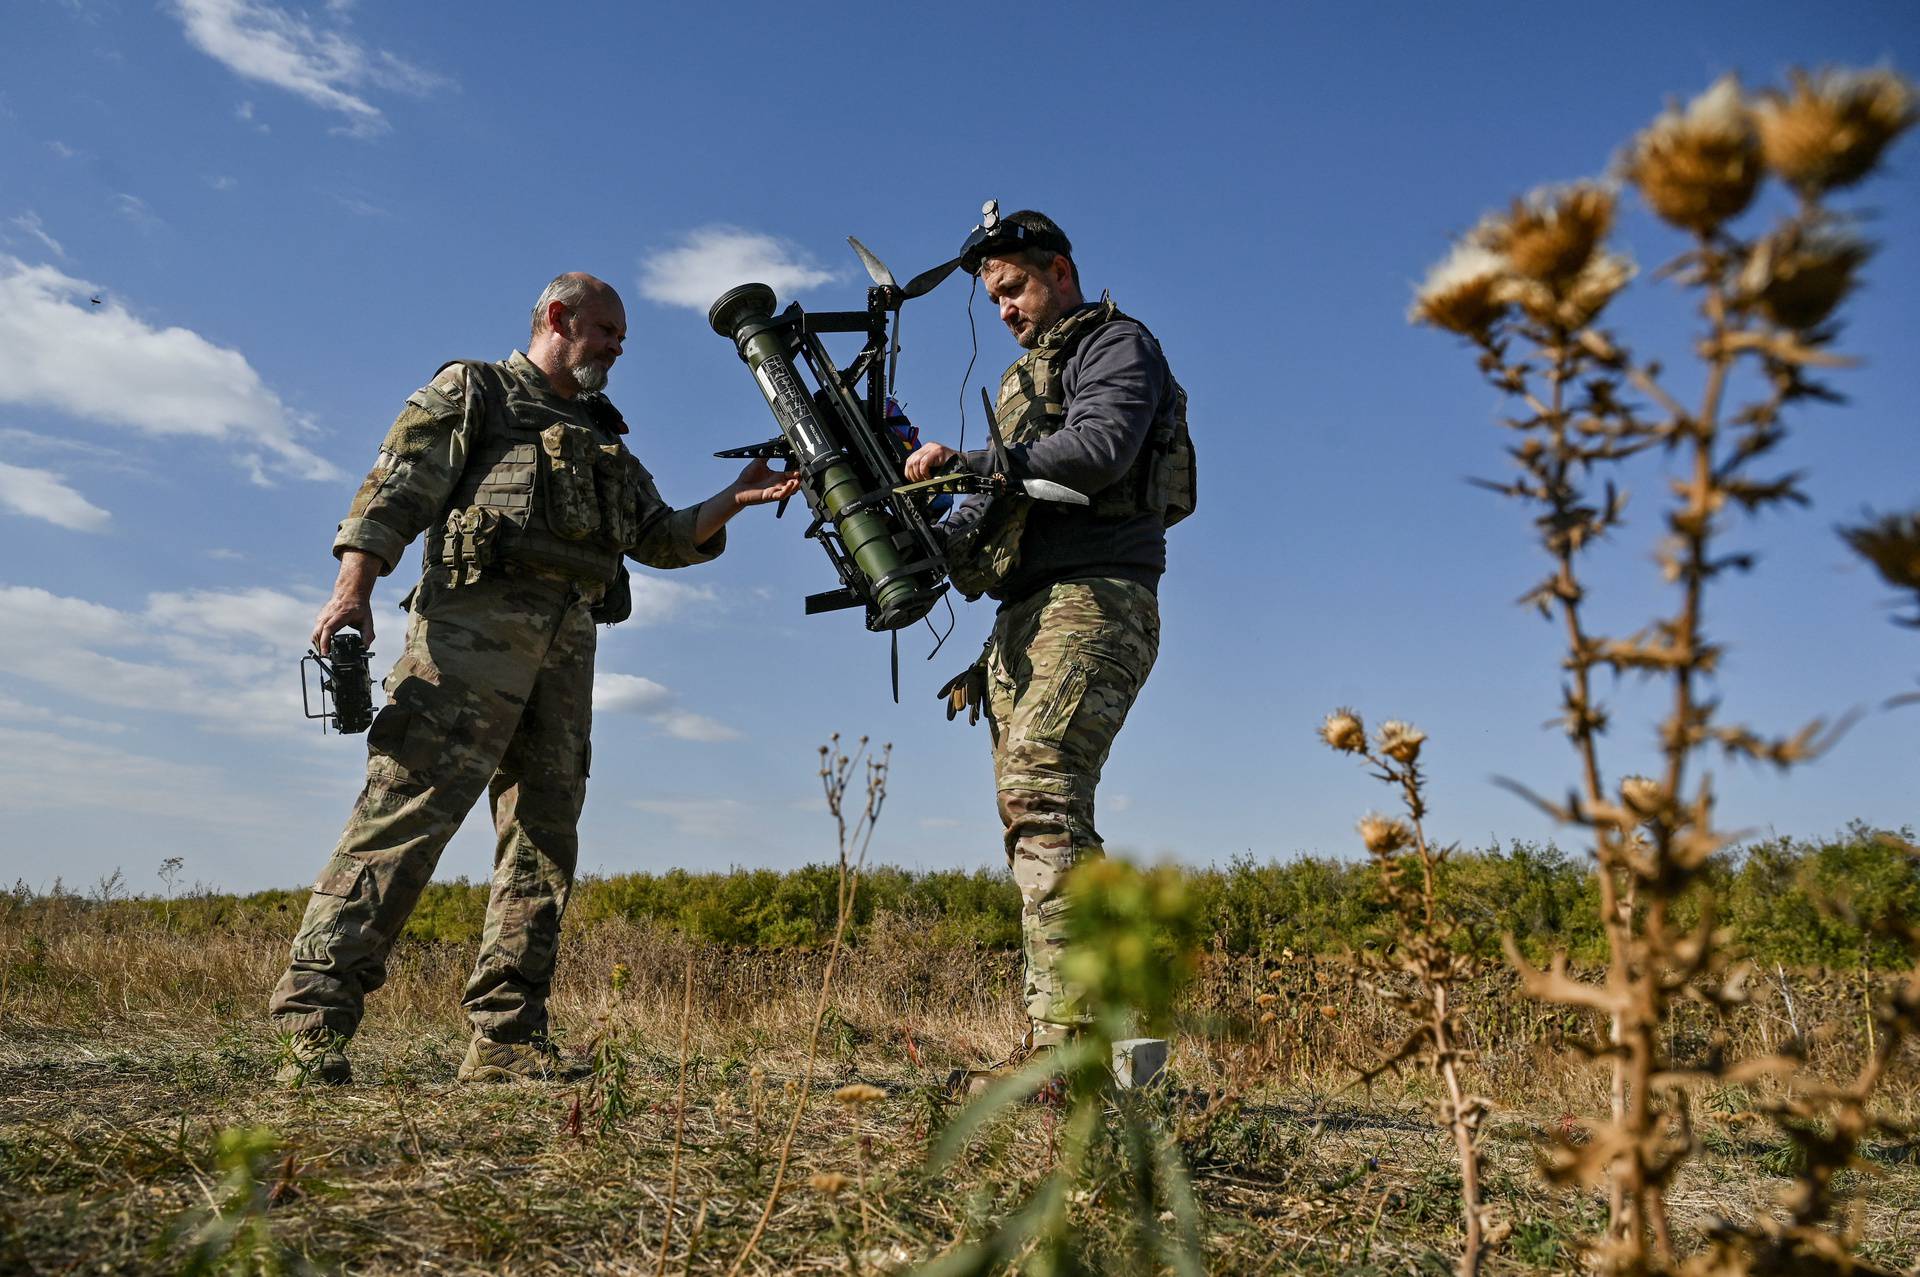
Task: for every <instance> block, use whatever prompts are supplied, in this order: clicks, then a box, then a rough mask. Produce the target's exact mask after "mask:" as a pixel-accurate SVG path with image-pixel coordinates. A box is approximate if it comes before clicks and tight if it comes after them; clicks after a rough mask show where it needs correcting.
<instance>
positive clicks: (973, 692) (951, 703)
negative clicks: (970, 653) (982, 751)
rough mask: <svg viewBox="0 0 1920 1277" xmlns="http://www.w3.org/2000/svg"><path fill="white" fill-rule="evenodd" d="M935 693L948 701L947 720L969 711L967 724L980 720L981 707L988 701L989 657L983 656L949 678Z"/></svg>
mask: <svg viewBox="0 0 1920 1277" xmlns="http://www.w3.org/2000/svg"><path fill="white" fill-rule="evenodd" d="M935 695H937V696H939V697H940V699H941V700H943V701H945V702H946V703H947V721H948V722H949V723H951V722H952V721H953V718H954V715H956V714H958V713H959V712H960V711H961V710H963V709H964V710H965V711H967V726H969V727H972V726H973V725H974V724H975V723H977V722H979V721H980V707H981V706H982V705H984V704H986V702H987V658H986V656H985V655H984V654H983V655H982V656H981V658H980V659H979V660H977V661H975V662H974V663H973V664H971V665H969V666H967V668H965V669H963V670H961V671H960V672H959V673H958V674H955V675H954V676H953V677H952V678H950V679H948V680H947V683H946V685H945V686H944V687H942V688H941V689H940V690H939V691H938V692H937V693H935Z"/></svg>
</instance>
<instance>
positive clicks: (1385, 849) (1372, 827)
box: [1360, 812, 1413, 856]
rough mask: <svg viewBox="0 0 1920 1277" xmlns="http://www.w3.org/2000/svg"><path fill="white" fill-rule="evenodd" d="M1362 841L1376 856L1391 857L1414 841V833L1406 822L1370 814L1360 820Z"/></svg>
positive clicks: (1375, 813) (1376, 813) (1374, 813)
mask: <svg viewBox="0 0 1920 1277" xmlns="http://www.w3.org/2000/svg"><path fill="white" fill-rule="evenodd" d="M1360 841H1361V842H1363V843H1365V844H1366V845H1367V850H1368V851H1369V852H1371V853H1373V854H1374V855H1376V856H1391V855H1392V854H1393V853H1395V852H1396V851H1399V850H1401V849H1402V848H1404V847H1405V846H1406V845H1407V844H1408V843H1410V842H1412V841H1413V831H1412V830H1410V829H1408V828H1407V823H1406V822H1405V821H1404V820H1395V819H1394V818H1392V817H1391V816H1382V815H1380V814H1379V813H1378V812H1368V813H1367V814H1366V815H1365V816H1362V817H1361V818H1360Z"/></svg>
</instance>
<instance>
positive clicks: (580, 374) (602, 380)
mask: <svg viewBox="0 0 1920 1277" xmlns="http://www.w3.org/2000/svg"><path fill="white" fill-rule="evenodd" d="M567 371H568V372H570V373H572V374H573V384H574V385H576V386H578V387H580V389H582V390H585V391H589V392H591V391H596V390H605V389H606V388H607V366H606V365H605V364H593V363H587V364H576V365H574V366H573V367H572V368H569V369H567Z"/></svg>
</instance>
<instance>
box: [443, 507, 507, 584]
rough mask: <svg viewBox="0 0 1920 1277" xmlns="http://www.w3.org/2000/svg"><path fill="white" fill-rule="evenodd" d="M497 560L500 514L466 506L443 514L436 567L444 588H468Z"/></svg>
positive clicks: (485, 508)
mask: <svg viewBox="0 0 1920 1277" xmlns="http://www.w3.org/2000/svg"><path fill="white" fill-rule="evenodd" d="M499 561H500V512H499V511H498V510H490V509H488V508H487V507H486V506H478V505H473V506H468V507H467V508H466V509H464V510H455V511H453V512H451V513H450V514H448V515H447V523H446V531H445V532H444V533H443V534H442V535H441V538H440V564H441V566H442V567H444V568H446V569H447V584H448V585H472V584H473V583H474V582H476V581H478V580H480V579H481V578H482V577H483V576H485V575H486V574H487V571H488V569H490V568H492V567H494V566H495V565H496V564H498V563H499Z"/></svg>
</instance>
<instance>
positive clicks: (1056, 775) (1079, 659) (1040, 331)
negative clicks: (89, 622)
mask: <svg viewBox="0 0 1920 1277" xmlns="http://www.w3.org/2000/svg"><path fill="white" fill-rule="evenodd" d="M1001 228H1002V229H1001V230H1000V231H997V232H993V233H992V234H990V235H989V237H988V239H987V242H986V243H985V244H984V245H981V246H980V248H979V249H978V250H977V251H974V252H973V254H972V255H971V257H970V256H969V255H968V254H963V256H962V264H963V265H964V266H965V267H966V268H967V269H968V270H969V271H974V272H976V273H977V274H978V275H979V278H980V282H981V283H982V284H983V285H985V287H986V291H987V296H988V297H989V298H990V299H991V300H993V301H994V302H995V303H996V304H997V305H998V306H999V308H1000V318H1001V320H1002V321H1003V322H1005V324H1006V325H1007V328H1008V330H1009V331H1011V332H1012V334H1013V337H1014V340H1015V341H1017V342H1018V343H1019V344H1020V345H1021V346H1022V347H1024V348H1025V350H1026V353H1025V354H1024V355H1022V356H1021V357H1020V359H1018V360H1017V361H1015V363H1014V364H1013V366H1012V367H1010V368H1009V369H1007V371H1006V374H1005V375H1004V376H1003V377H1002V378H1001V381H1000V396H999V401H998V404H997V406H996V409H995V421H996V423H997V426H998V429H999V432H1000V435H1001V437H1002V439H1003V440H1004V442H1005V445H1006V447H1005V452H1004V455H1003V456H1002V457H999V458H996V457H995V455H994V453H993V452H992V450H986V451H980V452H969V453H956V452H955V451H954V450H953V449H951V448H949V447H947V446H946V445H944V444H938V443H930V444H927V445H924V446H923V447H921V448H920V449H919V450H918V451H916V452H915V453H914V455H913V456H912V457H910V458H908V461H907V466H906V471H907V477H908V478H909V479H920V478H925V477H928V476H931V475H933V474H936V473H939V472H941V471H943V470H947V469H951V468H953V467H955V466H964V467H966V468H968V469H971V470H972V471H974V472H975V473H977V474H981V475H991V474H993V473H995V471H996V470H997V469H998V468H999V467H1000V466H1002V465H1004V466H1005V467H1006V470H1007V472H1008V477H1010V478H1013V479H1025V478H1035V479H1050V480H1053V481H1054V482H1056V483H1061V484H1064V485H1066V486H1067V487H1069V488H1073V489H1075V490H1077V491H1079V492H1081V493H1084V494H1087V495H1089V496H1090V498H1091V504H1090V505H1089V506H1070V505H1057V504H1051V503H1045V504H1043V503H1037V502H1034V501H1031V500H1030V499H1028V498H1026V497H1025V496H1022V495H1018V494H1014V495H1000V496H995V497H992V498H983V497H972V498H969V499H968V500H967V501H965V502H963V503H961V505H960V506H959V507H958V508H957V509H956V510H955V511H954V513H953V515H952V516H951V517H950V518H949V520H948V522H947V525H946V526H947V550H948V559H949V565H950V568H951V571H952V576H953V581H954V584H955V585H956V586H957V587H958V588H959V589H960V590H961V591H962V592H963V593H965V594H967V595H968V596H969V597H975V596H977V595H979V594H983V593H984V594H989V595H991V596H992V597H994V598H995V599H997V600H999V603H1000V608H999V612H998V614H997V615H996V617H995V619H994V625H993V634H992V637H991V638H990V639H989V641H988V643H987V646H986V650H985V652H984V653H983V654H982V656H981V659H980V661H979V662H978V663H977V664H976V665H975V666H974V667H973V668H972V669H970V670H968V671H966V672H965V673H963V674H962V675H961V676H960V677H959V678H957V679H955V680H954V681H953V682H952V683H949V684H948V685H947V686H946V687H945V688H943V689H941V694H942V695H943V696H947V697H948V698H949V702H950V705H949V710H948V713H949V716H951V715H952V713H953V712H954V710H955V709H958V708H964V707H967V706H969V705H971V706H975V707H977V708H976V709H975V710H974V712H975V713H977V712H978V711H979V709H984V710H985V712H986V717H987V725H988V727H989V729H990V733H991V737H992V741H993V769H994V781H995V785H996V787H997V789H998V792H999V808H1000V819H1001V822H1002V824H1003V826H1004V827H1005V831H1006V851H1007V858H1008V861H1009V863H1010V864H1011V866H1012V869H1013V878H1014V882H1015V883H1016V884H1017V885H1018V887H1019V889H1020V900H1021V911H1020V912H1021V932H1022V937H1023V941H1024V949H1025V956H1026V1011H1027V1017H1028V1022H1029V1028H1028V1032H1027V1035H1026V1040H1025V1042H1024V1043H1023V1044H1022V1047H1021V1048H1020V1049H1018V1050H1016V1052H1015V1054H1014V1057H1013V1059H1012V1061H1011V1062H1013V1063H1018V1061H1019V1060H1020V1059H1022V1058H1024V1056H1025V1055H1026V1054H1028V1053H1029V1052H1030V1051H1032V1050H1033V1049H1035V1048H1044V1047H1049V1046H1055V1045H1058V1044H1059V1043H1061V1042H1063V1041H1065V1040H1066V1039H1067V1038H1068V1037H1069V1036H1070V1035H1071V1033H1072V1032H1073V1030H1074V1028H1075V1027H1076V1026H1078V1025H1080V1024H1083V1023H1085V1022H1086V1019H1087V1014H1086V1011H1085V1009H1084V1008H1083V1007H1081V1006H1080V1005H1079V1000H1078V994H1077V991H1076V990H1074V989H1072V988H1070V987H1067V986H1065V985H1064V984H1063V983H1062V981H1061V979H1060V976H1059V970H1058V966H1059V957H1060V953H1061V950H1062V947H1063V946H1064V944H1065V937H1066V925H1065V924H1066V918H1065V913H1066V910H1068V909H1069V908H1071V906H1072V902H1071V900H1070V899H1068V898H1067V897H1065V896H1064V895H1062V893H1061V890H1060V884H1061V880H1062V879H1063V878H1064V877H1065V875H1066V872H1067V870H1068V869H1070V868H1071V867H1072V866H1073V864H1074V863H1075V862H1076V861H1078V860H1081V859H1083V858H1085V857H1088V856H1096V855H1099V854H1100V852H1101V842H1100V835H1099V833H1098V831H1097V830H1096V829H1095V827H1094V789H1095V787H1096V786H1098V784H1099V783H1100V771H1101V768H1102V767H1103V766H1104V765H1105V763H1106V760H1107V753H1108V751H1109V750H1110V749H1111V748H1112V746H1113V740H1114V736H1115V735H1116V734H1117V733H1118V732H1119V730H1120V727H1121V725H1122V724H1123V723H1124V722H1125V721H1126V718H1127V712H1128V710H1129V709H1131V708H1132V706H1133V702H1134V698H1135V697H1137V696H1138V695H1139V693H1140V688H1141V685H1142V684H1144V683H1145V682H1146V679H1147V674H1148V672H1149V671H1150V670H1152V668H1153V662H1154V658H1155V656H1156V655H1157V654H1158V652H1159V648H1160V610H1159V601H1158V595H1157V589H1158V585H1159V580H1160V576H1161V574H1162V572H1163V571H1164V569H1165V567H1166V528H1167V525H1168V524H1170V523H1173V522H1175V521H1177V520H1178V519H1180V518H1182V517H1184V516H1185V515H1186V514H1188V513H1190V512H1191V510H1192V509H1193V504H1194V483H1193V450H1192V445H1191V442H1190V440H1189V439H1188V436H1187V428H1186V395H1185V392H1184V391H1182V390H1181V389H1180V386H1179V384H1178V383H1177V382H1175V381H1174V379H1173V374H1172V372H1171V370H1170V369H1169V368H1168V366H1167V361H1166V357H1165V356H1164V355H1163V354H1162V353H1161V351H1160V346H1159V343H1158V342H1156V341H1155V340H1154V337H1153V335H1152V334H1151V333H1150V332H1148V331H1147V329H1146V328H1145V326H1144V325H1142V324H1140V323H1139V322H1138V321H1136V320H1133V319H1130V318H1128V317H1127V316H1126V315H1124V314H1122V313H1121V312H1120V311H1119V309H1118V308H1117V307H1115V306H1114V304H1113V303H1112V302H1111V301H1110V300H1107V299H1105V298H1103V299H1102V300H1100V301H1099V302H1094V303H1089V302H1087V301H1086V300H1085V298H1084V297H1083V296H1082V294H1081V291H1080V278H1079V271H1078V269H1077V268H1076V267H1075V265H1074V263H1073V258H1072V244H1071V243H1070V242H1069V241H1068V240H1067V237H1066V235H1065V234H1064V233H1062V232H1061V230H1060V228H1059V227H1058V226H1057V225H1055V224H1054V223H1053V222H1052V221H1051V220H1050V219H1048V218H1047V217H1045V216H1043V215H1042V214H1039V213H1034V212H1019V213H1014V214H1011V215H1009V217H1007V218H1006V219H1005V221H1004V222H1002V223H1001ZM976 238H979V237H978V236H976ZM971 243H972V241H970V244H971Z"/></svg>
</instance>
